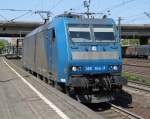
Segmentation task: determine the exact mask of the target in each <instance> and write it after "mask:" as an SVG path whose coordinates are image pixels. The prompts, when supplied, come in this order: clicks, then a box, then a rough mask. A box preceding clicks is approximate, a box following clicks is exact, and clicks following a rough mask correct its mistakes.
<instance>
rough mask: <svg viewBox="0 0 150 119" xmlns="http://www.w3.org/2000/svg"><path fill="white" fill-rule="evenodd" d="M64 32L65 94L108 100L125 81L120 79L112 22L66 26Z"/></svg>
mask: <svg viewBox="0 0 150 119" xmlns="http://www.w3.org/2000/svg"><path fill="white" fill-rule="evenodd" d="M67 29H68V44H69V51H70V52H69V59H70V60H69V80H68V84H67V85H68V89H69V91H70V92H71V93H72V92H74V93H75V94H78V95H79V96H78V97H82V99H84V100H85V99H86V98H85V97H88V101H89V100H90V101H91V100H92V95H94V96H95V97H102V95H103V96H104V95H105V96H106V97H108V95H111V94H112V92H113V91H115V90H116V89H119V90H120V89H121V87H122V85H124V84H126V80H124V79H122V78H121V71H122V57H121V56H122V55H121V46H120V43H119V36H118V32H117V30H116V26H115V24H114V22H113V21H112V20H110V19H108V20H107V19H106V20H101V21H100V20H94V19H93V20H87V21H84V22H83V23H82V22H79V23H78V22H77V23H76V24H73V23H72V24H68V26H67ZM89 95H90V97H91V98H89ZM109 100H110V98H109ZM104 101H106V100H104ZM101 102H102V100H101Z"/></svg>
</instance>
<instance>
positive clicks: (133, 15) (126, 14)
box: [0, 0, 150, 24]
mask: <svg viewBox="0 0 150 119" xmlns="http://www.w3.org/2000/svg"><path fill="white" fill-rule="evenodd" d="M83 1H84V0H1V4H0V9H19V10H27V9H29V10H33V11H37V10H48V11H51V12H52V13H53V15H52V17H53V16H55V15H58V14H62V13H63V12H64V11H69V10H70V9H73V10H72V11H73V12H77V13H81V12H82V13H83V12H85V8H84V7H83ZM108 10H110V15H109V17H111V18H113V19H115V20H117V18H118V17H122V18H123V20H122V23H131V24H132V23H134V24H150V18H148V17H147V16H146V15H145V14H144V12H147V13H150V0H91V11H92V12H96V13H104V14H107V11H108ZM23 14H26V15H23ZM22 15H23V16H22ZM20 16H22V17H20ZM97 16H98V17H100V15H97ZM14 18H16V19H15V20H16V21H41V17H40V16H39V15H37V14H34V13H31V12H28V13H27V12H25V11H23V12H15V11H4V10H0V20H11V19H14Z"/></svg>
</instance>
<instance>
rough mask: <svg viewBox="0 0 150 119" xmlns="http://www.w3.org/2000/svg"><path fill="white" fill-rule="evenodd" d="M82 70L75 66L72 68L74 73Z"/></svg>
mask: <svg viewBox="0 0 150 119" xmlns="http://www.w3.org/2000/svg"><path fill="white" fill-rule="evenodd" d="M80 69H81V67H78V66H73V67H72V71H79V70H80Z"/></svg>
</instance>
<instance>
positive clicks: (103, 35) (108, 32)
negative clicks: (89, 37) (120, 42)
mask: <svg viewBox="0 0 150 119" xmlns="http://www.w3.org/2000/svg"><path fill="white" fill-rule="evenodd" d="M93 31H94V36H95V41H96V42H107V41H112V42H113V41H115V37H114V32H113V28H93Z"/></svg>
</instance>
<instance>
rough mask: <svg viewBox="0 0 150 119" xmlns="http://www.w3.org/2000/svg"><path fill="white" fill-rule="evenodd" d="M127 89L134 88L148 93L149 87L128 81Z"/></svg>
mask: <svg viewBox="0 0 150 119" xmlns="http://www.w3.org/2000/svg"><path fill="white" fill-rule="evenodd" d="M128 87H131V88H135V89H138V90H141V91H144V92H147V93H150V85H148V84H144V83H141V82H137V81H128Z"/></svg>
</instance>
